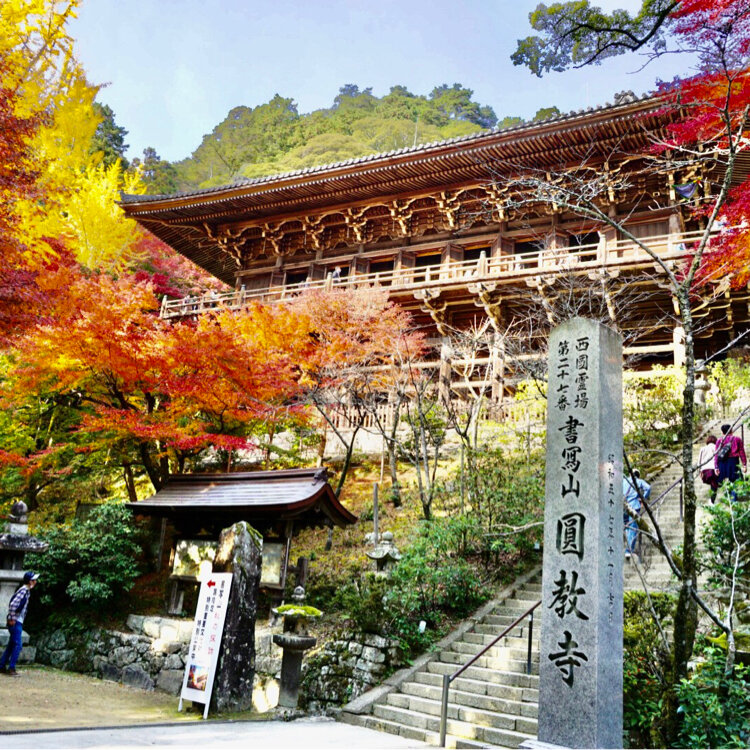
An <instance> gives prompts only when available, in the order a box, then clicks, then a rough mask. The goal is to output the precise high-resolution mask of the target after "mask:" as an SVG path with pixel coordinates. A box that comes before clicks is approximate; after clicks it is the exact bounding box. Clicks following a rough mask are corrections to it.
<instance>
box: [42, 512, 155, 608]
mask: <svg viewBox="0 0 750 750" xmlns="http://www.w3.org/2000/svg"><path fill="white" fill-rule="evenodd" d="M139 536H140V534H139V530H138V527H137V526H136V525H135V522H134V521H133V516H132V514H131V512H130V511H129V510H128V509H127V508H126V507H125V506H124V505H122V504H120V503H105V504H103V505H99V506H97V507H96V508H94V510H93V511H92V512H91V513H90V514H89V516H88V518H86V519H85V520H81V519H78V518H76V519H75V520H74V521H73V522H72V523H71V524H70V525H69V526H59V527H52V528H50V529H48V530H47V531H45V532H41V533H40V534H39V537H40V538H42V539H44V540H45V541H47V542H49V549H48V550H47V552H45V553H41V554H34V555H29V556H28V565H29V566H31V567H33V569H34V570H36V571H38V572H39V573H40V577H41V580H43V581H44V585H43V586H41V587H40V597H39V599H40V601H41V603H42V605H44V606H46V607H50V608H51V609H52V611H55V612H59V611H60V610H61V609H71V610H75V611H76V612H79V613H80V612H81V611H82V610H86V611H90V612H91V613H93V612H95V611H97V610H99V611H100V612H101V607H102V606H103V605H108V604H110V603H112V602H114V601H116V600H117V599H118V597H122V595H123V594H124V593H125V592H127V591H129V590H130V589H131V588H132V586H133V584H134V583H135V579H136V577H137V576H138V574H139V565H138V559H139V558H140V554H141V545H140V540H139Z"/></svg>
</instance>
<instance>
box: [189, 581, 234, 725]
mask: <svg viewBox="0 0 750 750" xmlns="http://www.w3.org/2000/svg"><path fill="white" fill-rule="evenodd" d="M231 586H232V574H231V573H212V574H211V575H210V576H208V577H207V578H206V579H205V580H204V581H203V582H202V583H201V590H200V594H199V595H198V605H197V607H196V609H195V622H194V623H193V635H192V637H191V639H190V648H189V649H188V654H187V660H186V662H185V676H184V677H183V680H182V692H181V693H180V705H179V708H178V710H180V711H182V701H183V700H190V701H197V702H198V703H203V704H204V705H205V709H204V711H203V718H204V719H205V718H206V717H207V716H208V706H209V704H210V703H211V690H212V688H213V683H214V676H215V675H216V663H217V661H218V659H219V647H220V646H221V637H222V634H223V633H224V618H225V617H226V614H227V604H228V603H229V590H230V588H231Z"/></svg>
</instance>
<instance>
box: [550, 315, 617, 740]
mask: <svg viewBox="0 0 750 750" xmlns="http://www.w3.org/2000/svg"><path fill="white" fill-rule="evenodd" d="M546 461H547V471H546V499H545V512H544V568H543V580H542V606H541V610H542V630H541V652H540V664H539V688H540V695H539V736H538V740H539V742H540V743H542V742H545V743H550V744H554V745H561V746H565V747H571V748H573V747H574V748H594V747H600V748H614V747H622V604H623V544H622V534H623V529H622V524H623V522H622V489H621V486H622V341H621V339H620V336H619V334H617V333H616V332H615V331H612V330H611V329H609V328H607V327H606V326H603V325H601V324H600V323H597V322H595V321H591V320H586V319H583V318H574V319H572V320H569V321H567V322H566V323H563V324H562V325H560V326H558V327H557V328H556V329H555V330H554V331H553V332H552V335H551V337H550V344H549V386H548V392H547V459H546Z"/></svg>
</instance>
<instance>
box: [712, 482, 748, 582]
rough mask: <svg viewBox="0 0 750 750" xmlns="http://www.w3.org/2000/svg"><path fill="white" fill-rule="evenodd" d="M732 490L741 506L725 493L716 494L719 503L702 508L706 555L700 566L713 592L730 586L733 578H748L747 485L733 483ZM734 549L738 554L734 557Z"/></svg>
mask: <svg viewBox="0 0 750 750" xmlns="http://www.w3.org/2000/svg"><path fill="white" fill-rule="evenodd" d="M734 490H735V491H736V493H737V497H738V500H740V501H741V502H735V503H733V502H731V501H730V498H729V497H728V496H727V493H726V492H724V491H723V490H720V492H719V494H718V500H719V502H718V503H717V504H716V505H714V506H707V507H706V511H707V512H708V519H707V521H706V523H705V525H704V527H703V530H702V537H703V546H704V548H705V549H706V552H705V553H704V555H703V556H702V562H703V565H704V566H705V567H706V568H707V569H708V573H709V583H710V584H711V585H712V586H713V587H715V588H723V587H725V586H728V585H730V584H731V581H732V577H733V576H736V577H737V578H738V579H743V578H744V579H745V580H746V581H747V580H748V577H750V552H749V551H748V550H749V549H750V502H747V501H748V499H749V498H750V481H747V480H744V481H739V482H735V483H734ZM738 548H739V549H740V550H741V551H740V554H739V557H736V554H737V550H738ZM735 565H736V566H737V569H736V570H735Z"/></svg>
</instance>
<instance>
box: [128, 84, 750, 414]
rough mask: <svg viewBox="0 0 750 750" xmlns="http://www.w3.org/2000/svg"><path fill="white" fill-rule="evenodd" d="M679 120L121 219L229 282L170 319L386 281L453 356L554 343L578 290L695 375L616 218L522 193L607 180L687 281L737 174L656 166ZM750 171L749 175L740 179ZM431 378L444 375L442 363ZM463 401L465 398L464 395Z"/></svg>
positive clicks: (628, 124) (626, 108) (711, 327)
mask: <svg viewBox="0 0 750 750" xmlns="http://www.w3.org/2000/svg"><path fill="white" fill-rule="evenodd" d="M679 116H681V115H680V114H679V113H665V112H664V111H663V108H662V105H661V104H660V103H659V102H658V101H657V100H655V99H653V98H648V97H645V98H640V99H639V98H637V97H635V96H632V95H621V96H620V97H619V98H618V100H617V102H616V103H615V104H613V105H606V106H602V107H599V108H596V109H588V110H586V111H581V112H574V113H571V114H567V115H562V116H558V117H555V118H553V119H550V120H547V121H543V122H535V123H527V124H524V125H519V126H515V127H512V128H506V129H502V130H493V131H490V132H483V133H479V134H475V135H470V136H465V137H461V138H455V139H452V140H447V141H442V142H438V143H431V144H424V145H420V146H415V147H413V148H406V149H402V150H399V151H393V152H389V153H383V154H375V155H371V156H365V157H362V158H358V159H352V160H350V161H347V162H343V163H338V164H331V165H326V166H320V167H313V168H309V169H304V170H301V171H296V172H291V173H288V174H281V175H275V176H270V177H263V178H257V179H243V180H240V181H238V182H236V183H234V184H231V185H227V186H223V187H216V188H207V189H200V190H195V191H190V192H185V193H181V194H177V195H149V196H144V195H138V196H136V195H126V196H123V199H122V207H123V209H124V211H125V213H126V214H127V215H128V216H129V217H131V218H133V219H135V220H136V221H137V222H138V223H139V224H141V225H142V226H143V227H145V228H146V229H148V230H149V231H151V232H153V233H154V234H155V235H156V236H157V237H159V238H160V239H162V240H163V241H164V242H166V243H167V244H169V245H171V246H172V247H173V248H174V249H175V250H177V251H178V252H180V253H181V254H182V255H184V256H185V257H187V258H189V259H190V260H192V261H194V262H195V263H196V264H197V265H199V266H201V267H202V268H204V269H206V270H207V271H208V272H210V273H211V274H213V275H214V276H216V277H217V278H219V279H221V280H222V281H224V282H226V284H227V285H228V291H227V292H226V293H225V294H221V295H217V296H215V297H213V298H211V299H203V300H195V299H182V300H165V301H164V304H163V307H162V315H163V316H165V317H169V318H171V317H179V316H185V315H195V314H198V313H200V311H201V310H205V309H209V308H211V307H214V306H216V305H220V304H221V305H227V306H229V307H240V306H242V305H243V304H245V303H246V302H247V301H248V300H250V299H255V298H261V299H264V300H279V299H284V298H285V297H288V296H289V295H296V294H300V293H304V290H305V289H306V288H309V287H316V286H330V285H332V284H338V285H342V286H352V285H355V286H361V285H368V284H375V285H379V286H381V287H385V288H387V289H388V293H389V295H390V297H391V298H392V299H393V300H395V301H396V302H398V303H399V304H400V305H401V306H402V307H404V308H405V309H407V310H408V311H410V312H411V313H412V314H413V315H414V317H415V319H416V321H417V323H418V324H419V325H420V326H423V327H425V328H426V329H427V330H428V331H429V334H428V335H429V336H430V338H431V339H432V340H433V341H434V342H435V344H436V345H438V344H439V343H440V341H441V339H442V338H443V337H444V336H446V335H447V334H448V333H449V332H450V331H451V330H455V329H459V330H460V329H466V328H467V327H469V326H472V325H476V324H477V323H478V322H481V321H483V320H489V321H490V322H491V324H492V327H493V328H494V330H495V331H497V332H498V335H499V334H501V333H503V332H507V331H512V330H513V324H514V322H518V321H520V322H524V321H526V322H527V323H528V320H529V318H530V317H533V316H539V317H540V325H539V327H538V328H539V331H543V329H544V325H542V323H546V324H547V327H548V324H549V323H550V322H551V321H552V320H553V317H554V310H555V305H556V304H558V303H559V300H560V298H561V297H562V296H563V295H564V294H565V290H566V289H569V288H570V286H571V278H576V279H578V282H577V283H578V287H579V288H586V289H588V292H587V293H590V294H594V295H599V296H600V298H601V302H602V303H603V305H604V308H603V309H605V310H608V311H609V315H610V317H611V318H612V319H613V320H614V319H616V320H617V324H618V327H619V329H620V330H621V331H623V333H624V334H625V342H626V354H630V355H635V356H636V357H637V358H638V360H639V362H640V363H641V366H647V365H649V364H654V363H660V364H664V365H670V364H678V365H679V364H680V362H681V360H682V356H683V343H682V329H681V326H680V321H679V316H678V314H677V307H676V304H675V302H674V300H673V299H672V297H671V294H670V290H669V287H668V285H667V284H666V279H665V278H664V272H663V270H662V269H661V268H660V267H659V266H658V264H655V263H654V261H653V259H652V258H650V257H649V256H648V255H647V254H646V253H645V252H644V251H643V250H642V249H641V248H639V247H638V246H637V244H635V243H634V242H633V241H632V239H630V238H629V237H628V236H626V235H625V234H618V232H617V231H616V230H615V229H613V228H611V227H610V226H609V225H607V224H606V223H605V222H596V221H594V220H592V219H585V218H582V217H581V216H580V215H578V214H576V213H574V212H572V211H567V210H564V209H562V208H560V207H559V206H558V205H556V204H555V203H554V202H550V201H545V200H541V199H540V200H535V199H534V196H533V195H532V194H531V191H532V190H533V187H530V188H529V195H523V194H519V190H520V191H521V193H522V192H523V189H522V188H519V187H518V184H519V183H518V182H515V183H514V182H512V181H510V180H509V176H511V175H513V174H520V173H522V172H523V171H524V170H526V171H529V172H530V173H533V174H537V175H542V176H544V177H545V179H546V180H547V181H550V180H554V179H555V175H563V174H575V175H576V179H578V180H579V182H580V183H581V184H584V183H585V179H586V174H590V175H592V176H593V175H596V179H597V180H598V184H599V185H600V187H601V186H602V185H603V186H604V190H603V191H601V192H600V194H599V195H598V197H597V199H596V200H597V201H598V205H599V206H600V207H601V209H602V210H603V211H605V212H606V213H607V215H608V216H610V217H613V218H615V219H617V220H618V221H620V222H621V223H623V224H624V226H625V228H626V229H627V232H629V233H630V235H632V236H633V237H636V238H638V239H640V240H641V241H643V242H645V243H646V244H647V245H648V246H649V247H650V248H652V249H653V250H654V251H655V252H656V253H658V254H659V256H660V257H661V258H663V259H664V260H666V261H668V262H669V263H671V264H673V267H676V266H677V265H678V264H679V263H681V262H682V261H683V259H684V258H685V257H686V254H687V253H688V252H689V248H690V243H691V242H692V241H694V240H695V239H696V237H697V236H698V234H699V233H700V230H701V226H700V225H699V223H698V222H697V221H696V220H694V219H693V218H691V217H692V210H691V209H692V208H693V207H694V206H695V205H696V204H697V202H699V201H700V200H702V199H704V198H706V197H709V196H710V195H711V194H712V192H714V191H715V190H716V188H717V181H718V180H720V179H721V176H722V175H721V174H720V169H718V168H716V167H713V168H712V167H711V166H706V164H708V162H703V163H700V164H695V165H685V164H684V163H682V164H675V165H674V166H670V165H669V163H668V162H667V161H664V160H661V161H660V162H659V163H658V164H656V163H655V162H653V161H652V160H651V157H650V156H649V155H648V154H649V147H650V144H652V143H653V142H654V140H657V139H660V138H663V137H665V135H666V132H667V131H666V128H667V126H668V125H669V123H670V122H671V121H673V120H674V119H675V118H676V117H679ZM587 170H588V172H587ZM747 172H748V164H747V163H744V162H743V163H740V164H738V168H737V169H736V178H737V180H738V181H739V180H740V179H742V178H743V176H746V175H747ZM686 185H687V186H688V187H689V188H690V189H688V190H685V189H681V188H684V186H686ZM691 185H692V187H690V186H691ZM691 191H692V192H691ZM695 314H696V316H697V320H698V322H699V326H698V327H699V332H698V339H697V341H696V349H697V354H698V356H705V355H706V354H708V353H710V352H713V351H715V350H716V349H717V348H719V347H721V346H723V345H724V344H726V343H727V342H728V341H730V340H731V339H732V338H733V336H734V335H735V331H736V330H737V327H738V326H740V325H743V326H744V325H745V324H746V323H747V322H748V321H749V320H750V312H749V309H748V294H747V293H746V292H745V291H739V292H738V291H736V290H730V289H729V288H728V286H727V288H726V289H723V288H721V287H719V289H718V290H717V291H716V293H715V294H714V295H713V296H712V299H711V301H710V303H706V304H704V305H703V306H701V307H699V308H697V309H696V311H695ZM545 318H547V320H544V319H545ZM527 328H528V326H527ZM540 335H541V334H540ZM531 348H533V345H532V347H531ZM490 349H491V350H490V351H487V353H486V355H487V356H486V360H485V363H486V367H487V368H488V370H491V372H492V377H491V378H489V379H488V382H490V383H491V385H490V388H491V390H492V397H493V398H494V399H495V400H500V401H501V400H502V399H503V396H504V395H505V394H507V393H508V392H510V391H511V390H512V387H513V385H512V383H513V372H512V366H510V367H509V365H508V363H506V362H505V361H504V355H503V351H504V350H503V348H502V347H501V346H498V347H496V348H493V347H490ZM439 351H440V347H439V346H436V352H439ZM445 356H448V355H444V357H443V362H442V365H443V366H445V364H446V362H445ZM432 364H434V366H435V367H440V366H441V360H440V356H439V355H438V354H436V356H435V361H434V362H433V363H432ZM460 365H461V363H460V362H452V363H449V365H448V368H447V369H448V370H449V371H450V370H451V369H452V367H453V366H455V367H456V368H459V367H460ZM456 380H457V381H458V380H460V379H459V378H457V379H456ZM452 387H454V388H455V389H456V393H457V394H458V395H459V396H460V388H461V384H460V382H456V383H454V384H453V386H452Z"/></svg>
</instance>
